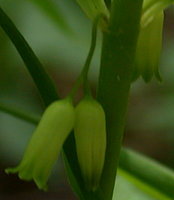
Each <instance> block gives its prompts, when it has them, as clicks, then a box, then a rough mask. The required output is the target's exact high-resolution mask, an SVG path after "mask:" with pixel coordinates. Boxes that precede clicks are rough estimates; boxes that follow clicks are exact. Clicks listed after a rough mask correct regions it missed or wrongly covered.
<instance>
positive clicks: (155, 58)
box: [133, 12, 164, 82]
mask: <svg viewBox="0 0 174 200" xmlns="http://www.w3.org/2000/svg"><path fill="white" fill-rule="evenodd" d="M163 19H164V15H163V12H160V13H158V14H157V15H156V16H155V17H154V18H153V20H152V21H151V22H150V23H149V24H148V25H146V26H144V27H141V30H140V34H139V38H138V43H137V50H136V57H135V71H134V74H133V76H134V77H133V79H136V78H137V77H138V76H139V75H142V77H143V79H144V80H145V81H146V82H148V81H150V80H151V78H152V76H153V74H155V76H156V78H157V79H158V80H159V81H161V77H160V75H159V72H158V65H159V59H160V55H161V48H162V31H163Z"/></svg>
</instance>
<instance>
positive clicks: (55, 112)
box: [6, 99, 75, 190]
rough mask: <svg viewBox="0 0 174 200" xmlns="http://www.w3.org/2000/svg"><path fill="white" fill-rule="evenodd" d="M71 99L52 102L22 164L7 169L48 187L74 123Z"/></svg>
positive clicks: (35, 132)
mask: <svg viewBox="0 0 174 200" xmlns="http://www.w3.org/2000/svg"><path fill="white" fill-rule="evenodd" d="M74 110H75V109H74V107H73V105H72V103H71V101H70V100H69V99H64V100H60V101H56V102H54V103H52V104H51V105H50V106H49V107H48V108H47V109H46V111H45V112H44V114H43V116H42V118H41V120H40V123H39V125H38V126H37V128H36V130H35V131H34V133H33V136H32V138H31V140H30V142H29V144H28V147H27V149H26V151H25V153H24V157H23V159H22V161H21V162H20V164H19V165H18V166H17V167H15V168H9V169H6V173H18V175H19V177H20V178H21V179H23V180H27V181H30V180H32V179H33V180H34V181H35V183H36V184H37V186H38V187H39V189H44V190H46V188H47V186H46V183H47V180H48V177H49V175H50V173H51V170H52V167H53V164H54V163H55V161H56V160H57V158H58V154H59V152H60V150H61V148H62V145H63V143H64V141H65V139H66V138H67V136H68V134H69V133H70V131H71V130H72V129H73V126H74V119H75V111H74Z"/></svg>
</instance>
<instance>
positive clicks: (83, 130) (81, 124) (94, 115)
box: [74, 97, 106, 191]
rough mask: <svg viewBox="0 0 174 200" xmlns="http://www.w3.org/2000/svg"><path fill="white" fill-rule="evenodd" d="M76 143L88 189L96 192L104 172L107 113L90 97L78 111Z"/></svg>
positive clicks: (80, 104)
mask: <svg viewBox="0 0 174 200" xmlns="http://www.w3.org/2000/svg"><path fill="white" fill-rule="evenodd" d="M75 112H76V120H75V127H74V133H75V141H76V149H77V155H78V160H79V164H80V168H81V172H82V176H83V178H84V181H85V184H86V187H87V189H89V190H93V191H94V190H96V189H97V187H98V185H99V182H100V177H101V174H102V170H103V165H104V160H105V150H106V125H105V113H104V110H103V108H102V106H101V105H100V104H99V103H98V102H97V101H95V100H94V99H92V98H90V97H88V98H85V99H83V100H82V101H80V103H79V104H78V105H77V107H76V109H75Z"/></svg>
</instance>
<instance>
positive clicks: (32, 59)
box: [0, 8, 58, 106]
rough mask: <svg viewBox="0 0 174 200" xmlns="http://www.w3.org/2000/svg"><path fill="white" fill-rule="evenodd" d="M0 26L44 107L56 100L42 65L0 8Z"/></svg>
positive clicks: (50, 82)
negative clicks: (36, 89) (25, 67)
mask: <svg viewBox="0 0 174 200" xmlns="http://www.w3.org/2000/svg"><path fill="white" fill-rule="evenodd" d="M0 26H1V27H2V29H3V30H4V31H5V33H6V34H7V35H8V37H9V38H10V39H11V41H12V42H13V44H14V45H15V47H16V49H17V50H18V52H19V54H20V56H21V57H22V59H23V61H24V63H25V64H26V66H27V69H28V71H29V72H30V74H31V76H32V78H33V80H34V81H35V83H36V85H37V87H38V89H39V92H40V94H41V97H42V99H43V101H44V103H45V105H46V106H47V105H49V104H50V103H51V102H52V101H54V100H56V99H57V98H58V96H57V92H56V89H55V86H54V84H53V83H52V80H51V79H50V77H49V76H48V74H47V73H46V71H45V70H44V69H43V67H42V64H41V63H40V61H39V60H38V58H37V57H36V55H35V54H34V52H33V51H32V49H31V47H30V46H29V45H28V44H27V42H26V41H25V39H24V37H23V36H22V35H21V34H20V32H19V31H18V30H17V28H16V27H15V25H14V24H13V22H12V21H11V20H10V18H9V17H8V16H7V15H6V14H5V12H4V11H3V10H2V8H0Z"/></svg>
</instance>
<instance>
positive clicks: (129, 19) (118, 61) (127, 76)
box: [98, 0, 143, 200]
mask: <svg viewBox="0 0 174 200" xmlns="http://www.w3.org/2000/svg"><path fill="white" fill-rule="evenodd" d="M142 2H143V0H113V1H112V7H111V18H110V22H109V27H108V30H107V31H105V32H104V33H103V48H102V56H101V68H100V76H99V85H98V100H99V102H100V103H101V104H102V106H103V108H104V110H105V114H106V126H107V150H106V160H105V166H104V170H103V175H102V179H101V190H102V192H103V195H104V199H107V200H111V199H112V194H113V188H114V184H115V178H116V171H117V168H118V164H119V155H120V149H121V146H122V138H123V131H124V124H125V117H126V111H127V104H128V98H129V90H130V84H131V74H132V69H133V62H134V58H135V51H136V44H137V38H138V33H139V24H140V16H141V10H142Z"/></svg>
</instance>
